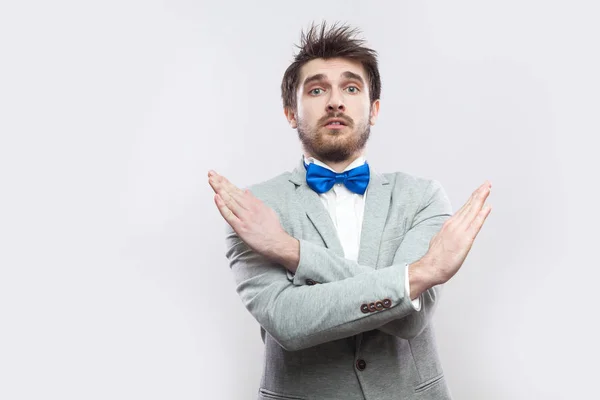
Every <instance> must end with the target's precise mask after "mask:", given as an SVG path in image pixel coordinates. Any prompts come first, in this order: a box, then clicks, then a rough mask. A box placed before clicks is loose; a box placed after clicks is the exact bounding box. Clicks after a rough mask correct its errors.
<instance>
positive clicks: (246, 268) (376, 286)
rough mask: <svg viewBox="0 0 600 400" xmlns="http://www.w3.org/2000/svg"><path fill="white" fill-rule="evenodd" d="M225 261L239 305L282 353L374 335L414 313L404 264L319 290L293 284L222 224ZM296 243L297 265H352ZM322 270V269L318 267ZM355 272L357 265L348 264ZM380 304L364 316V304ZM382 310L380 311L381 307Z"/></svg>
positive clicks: (368, 273) (319, 286)
mask: <svg viewBox="0 0 600 400" xmlns="http://www.w3.org/2000/svg"><path fill="white" fill-rule="evenodd" d="M226 229H227V235H226V245H227V246H226V247H227V250H226V256H227V258H228V259H229V263H230V267H231V270H232V272H233V275H234V278H235V282H236V290H237V292H238V294H239V296H240V298H241V300H242V303H243V304H244V306H245V307H246V308H247V309H248V311H249V312H250V313H251V314H252V315H253V317H254V318H255V319H256V320H257V321H258V323H259V324H260V325H261V326H262V327H263V328H264V329H265V331H267V332H268V333H269V334H270V335H271V336H272V337H273V338H274V339H275V340H276V341H277V342H278V343H279V344H280V345H281V346H282V347H283V348H284V349H286V350H299V349H304V348H308V347H312V346H315V345H318V344H321V343H325V342H329V341H333V340H337V339H341V338H345V337H349V336H353V335H356V334H358V333H361V332H364V331H368V330H373V329H376V328H377V327H380V326H382V325H384V324H386V323H388V322H390V321H394V320H396V319H398V318H402V317H404V316H406V315H408V314H409V313H411V312H413V311H414V308H413V306H412V303H411V301H410V299H409V298H408V296H405V288H404V278H405V276H404V270H405V267H406V266H405V264H403V263H402V264H401V263H399V264H395V265H391V266H390V267H387V268H383V269H381V270H374V269H371V270H370V271H364V272H362V273H359V274H356V275H355V276H349V277H348V278H347V279H344V280H335V281H332V282H327V283H323V284H319V285H314V286H309V285H302V286H299V285H294V284H293V282H291V281H290V280H289V279H288V275H287V270H286V269H285V268H284V267H283V266H281V265H279V264H275V263H272V262H271V261H269V260H268V259H266V258H265V257H263V256H261V255H260V254H258V253H256V252H255V251H253V250H252V249H250V248H249V247H248V246H247V245H246V244H245V243H244V242H243V241H242V240H241V239H240V238H239V236H238V235H237V234H236V233H235V231H233V229H232V228H231V227H230V226H229V225H226ZM318 247H319V246H316V245H314V244H312V243H310V242H307V241H305V240H302V239H301V240H300V265H301V266H307V265H314V263H320V262H323V263H326V264H327V265H329V264H340V265H337V266H336V268H343V265H341V264H344V265H347V266H348V267H350V265H351V264H352V263H353V262H352V261H348V260H344V259H341V260H337V259H336V258H335V257H332V256H331V255H330V254H327V253H322V252H320V251H319V250H320V249H319V248H318ZM322 267H324V268H326V267H327V266H326V265H322ZM351 268H353V269H354V270H355V271H356V270H358V268H359V267H358V266H357V265H352V266H351ZM373 302H380V307H379V309H378V310H373V311H369V310H366V309H365V307H366V306H367V305H368V304H369V303H373ZM381 305H385V306H381Z"/></svg>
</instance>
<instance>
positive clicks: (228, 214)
mask: <svg viewBox="0 0 600 400" xmlns="http://www.w3.org/2000/svg"><path fill="white" fill-rule="evenodd" d="M210 178H212V182H211V179H210ZM209 182H211V186H213V189H215V192H216V193H217V195H216V196H215V202H216V204H217V207H218V208H219V211H220V212H221V215H222V216H223V218H224V219H225V220H226V221H227V222H228V226H227V237H226V243H227V253H226V255H227V257H228V259H229V260H230V266H231V269H232V271H233V273H234V277H235V280H236V283H237V291H238V294H239V295H240V297H241V299H242V302H243V303H244V305H245V306H246V308H247V309H248V310H249V311H250V313H251V314H252V315H253V316H254V317H255V319H256V320H257V321H258V322H259V324H261V326H263V328H264V329H265V330H266V331H267V332H268V333H269V334H270V335H271V336H272V337H273V338H274V339H275V340H277V341H278V342H279V344H280V345H281V346H282V347H284V348H285V349H287V350H299V349H303V348H306V347H311V346H315V345H318V344H321V343H325V342H328V341H332V340H336V339H341V338H344V337H348V336H352V335H355V334H358V333H361V332H364V331H367V330H372V329H380V330H382V331H384V332H386V333H389V334H392V335H395V336H398V337H402V338H407V339H409V338H411V337H414V336H416V335H418V334H419V333H420V332H421V331H422V330H423V329H424V328H425V326H426V325H427V324H428V323H429V321H430V319H431V316H432V315H433V312H434V310H435V306H436V302H437V298H438V297H439V291H440V286H441V284H442V283H443V282H445V281H446V280H447V279H449V277H448V278H439V276H440V275H439V274H438V275H434V274H431V273H425V271H434V270H435V269H434V268H432V267H433V266H434V265H433V264H435V266H439V265H441V263H440V262H439V260H438V258H436V257H431V258H430V257H427V258H426V257H424V256H423V255H424V254H425V253H426V252H427V248H428V246H429V245H430V241H431V240H432V237H433V236H434V235H435V234H436V232H438V231H439V230H440V228H444V227H445V225H446V224H445V223H444V222H445V221H447V220H448V218H449V217H450V212H451V208H450V204H449V202H448V199H447V196H446V195H445V193H444V191H443V189H442V188H441V185H439V183H438V182H437V181H431V184H430V185H429V187H428V189H427V191H426V193H425V195H424V198H423V199H424V201H423V203H422V205H421V207H420V209H419V211H418V213H417V215H416V216H415V220H414V221H413V224H412V227H411V228H410V229H409V231H408V232H407V233H406V235H405V237H404V238H403V240H402V243H401V244H400V247H399V248H398V250H397V252H396V254H395V257H394V260H393V263H392V265H391V266H389V267H386V268H382V269H378V270H374V269H372V268H371V267H368V266H362V265H359V264H358V263H356V262H355V261H351V260H347V259H344V258H343V257H339V256H337V255H335V254H333V253H332V252H331V251H329V250H328V249H326V248H323V247H321V246H317V245H315V244H313V243H310V242H307V241H304V240H302V239H301V240H297V239H294V238H291V237H290V236H289V235H287V233H285V231H283V228H281V225H280V224H279V221H278V217H277V214H276V213H275V211H274V210H273V209H271V208H269V207H268V206H266V205H265V204H264V203H262V202H261V201H260V200H258V199H257V198H255V197H254V196H253V195H252V194H251V193H250V192H249V191H248V190H245V191H242V190H240V189H237V188H235V187H233V185H231V184H230V183H229V182H228V181H226V180H225V178H222V177H218V176H217V177H216V178H215V175H214V174H213V176H212V177H211V175H210V174H209ZM470 202H471V200H470V201H469V203H470ZM469 203H467V204H465V206H463V208H462V209H461V210H460V213H461V215H463V214H465V213H467V211H465V210H466V209H465V207H466V208H467V209H468V208H470V207H467V206H468V205H469ZM471 208H472V207H471ZM479 209H481V205H480V206H479ZM487 212H489V211H487ZM486 215H487V214H486ZM483 219H485V218H483ZM253 221H254V222H253ZM481 223H483V221H481ZM455 225H456V224H455ZM448 229H450V228H448ZM443 244H444V245H445V246H441V247H448V243H447V240H446V242H445V243H443ZM463 247H464V246H463ZM468 247H469V248H470V246H468ZM466 252H468V249H466ZM466 252H464V253H465V254H464V256H463V257H462V260H464V257H466ZM459 258H460V257H459ZM462 260H460V264H462ZM290 263H291V266H290ZM294 263H297V265H295V266H294V265H293V264H294ZM406 263H409V264H410V267H409V271H410V272H409V276H410V279H411V281H410V282H411V283H410V286H411V296H410V297H413V295H412V293H416V295H415V297H416V296H421V297H420V299H421V309H420V310H419V311H416V310H415V309H414V308H413V306H412V304H411V302H410V300H411V299H410V298H409V296H406V295H405V287H404V282H405V278H406V277H405V275H404V274H405V270H406V268H405V265H406ZM285 265H287V266H288V269H289V268H292V269H294V270H295V272H296V275H295V276H294V278H293V280H292V282H290V280H289V279H288V276H287V272H286V268H285V267H284V266H285ZM457 269H458V268H456V270H457ZM454 272H455V271H454ZM309 277H310V278H311V279H313V280H315V281H318V282H321V283H320V284H318V285H305V284H303V282H304V280H303V279H306V278H309ZM415 291H416V292H415ZM383 300H387V303H386V304H388V307H386V308H383V309H381V310H377V311H374V312H368V313H365V312H364V311H362V310H361V305H362V304H365V303H371V302H377V301H383Z"/></svg>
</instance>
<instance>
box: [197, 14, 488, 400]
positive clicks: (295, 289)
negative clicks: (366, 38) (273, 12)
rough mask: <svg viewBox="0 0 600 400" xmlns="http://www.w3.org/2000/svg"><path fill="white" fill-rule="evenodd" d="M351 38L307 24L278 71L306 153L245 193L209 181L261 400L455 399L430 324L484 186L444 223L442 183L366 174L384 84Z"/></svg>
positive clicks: (344, 30)
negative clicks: (250, 326)
mask: <svg viewBox="0 0 600 400" xmlns="http://www.w3.org/2000/svg"><path fill="white" fill-rule="evenodd" d="M356 33H357V31H356V30H352V29H350V28H348V27H346V26H336V25H334V26H333V27H331V28H329V29H328V28H327V27H326V25H325V24H323V25H322V26H321V27H320V28H318V27H315V26H314V25H313V26H312V27H311V28H310V29H309V30H308V31H307V33H306V34H303V35H302V39H301V44H300V46H298V47H299V49H300V51H299V53H298V54H297V55H296V57H295V61H294V62H293V63H292V64H291V65H290V66H289V68H288V69H287V71H286V72H285V74H284V78H283V82H282V85H281V88H282V97H283V103H284V104H283V105H284V113H285V116H286V118H287V120H288V121H289V124H290V126H291V127H292V128H295V129H297V131H298V135H299V138H300V141H301V143H302V147H303V151H304V154H303V156H302V159H301V160H300V162H299V163H298V166H297V167H296V168H295V169H294V170H293V171H292V172H286V173H283V174H281V175H279V176H276V177H275V178H273V179H271V180H268V181H266V182H263V183H260V184H256V185H253V186H251V188H250V190H241V189H239V188H237V187H235V186H234V185H233V184H231V183H230V182H229V181H228V180H227V179H226V178H224V177H222V176H220V175H219V174H217V173H216V172H215V171H209V174H208V176H209V183H210V185H211V187H212V188H213V190H214V191H215V203H216V205H217V207H218V209H219V212H220V213H221V215H222V216H223V218H224V219H225V220H226V222H227V223H228V224H227V238H226V240H227V253H226V255H227V257H228V259H229V261H230V266H231V270H232V271H233V274H234V276H235V280H236V283H237V292H238V294H239V295H240V297H241V299H242V301H243V303H244V305H245V306H246V308H247V309H248V310H249V311H250V313H251V314H252V315H253V316H254V318H255V319H256V320H257V321H258V323H259V324H260V325H261V335H262V339H263V342H264V343H265V362H264V371H263V377H262V381H261V384H260V388H259V393H258V399H262V400H266V399H287V400H289V399H332V400H334V399H335V400H359V399H361V400H364V399H366V400H388V399H389V400H392V399H395V400H400V399H450V398H451V394H450V391H449V389H448V387H447V384H446V381H445V380H444V374H443V370H442V367H441V365H440V361H439V357H438V354H437V350H436V344H435V335H434V331H433V327H432V324H431V318H432V316H433V314H434V311H435V309H436V306H437V303H438V301H439V295H440V289H441V287H442V285H443V284H444V283H445V282H447V281H448V280H449V279H450V278H451V277H452V276H454V274H455V273H456V272H457V271H458V269H459V268H460V266H461V265H462V264H463V261H464V260H465V258H466V256H467V254H468V252H469V251H470V249H471V246H472V243H473V240H474V239H475V237H476V235H477V234H478V232H479V230H480V229H481V226H482V225H483V223H484V221H485V219H486V218H487V216H488V215H489V212H490V211H491V208H490V207H489V206H485V207H484V202H485V200H486V198H487V197H488V195H489V193H490V189H491V184H490V183H489V182H488V181H486V182H485V183H484V184H483V185H482V186H480V187H479V188H478V189H477V190H476V191H475V192H474V193H473V195H472V196H471V198H470V199H469V200H468V201H467V203H466V204H465V205H464V206H463V207H462V208H461V209H460V210H459V211H457V212H456V213H455V214H454V215H452V208H451V205H450V202H449V200H448V197H447V195H446V193H445V191H444V189H443V188H442V186H441V184H440V183H439V182H438V181H436V180H429V179H424V178H419V177H416V176H412V175H409V174H407V173H402V172H395V173H378V172H376V171H375V170H374V169H373V168H371V166H370V165H369V164H368V163H367V162H366V160H365V157H364V150H365V145H366V143H367V140H368V138H369V134H370V126H371V125H374V124H375V122H376V119H377V115H378V113H379V105H380V101H379V94H380V90H381V89H380V88H381V82H380V77H379V72H378V68H377V59H376V52H375V51H373V50H371V49H369V48H366V47H364V45H363V41H362V40H359V39H356V38H355V36H356Z"/></svg>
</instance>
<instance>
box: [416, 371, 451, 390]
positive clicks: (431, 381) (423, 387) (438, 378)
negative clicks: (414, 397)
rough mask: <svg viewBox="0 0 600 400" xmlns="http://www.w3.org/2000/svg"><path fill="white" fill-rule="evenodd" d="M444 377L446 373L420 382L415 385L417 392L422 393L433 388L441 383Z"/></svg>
mask: <svg viewBox="0 0 600 400" xmlns="http://www.w3.org/2000/svg"><path fill="white" fill-rule="evenodd" d="M443 379H444V374H443V373H442V374H440V375H438V376H436V377H435V378H431V379H429V380H427V381H425V382H423V383H421V384H419V385H418V386H417V387H415V392H416V393H420V392H424V391H426V390H427V389H431V388H432V387H433V386H435V385H437V384H439V383H441V382H442V380H443Z"/></svg>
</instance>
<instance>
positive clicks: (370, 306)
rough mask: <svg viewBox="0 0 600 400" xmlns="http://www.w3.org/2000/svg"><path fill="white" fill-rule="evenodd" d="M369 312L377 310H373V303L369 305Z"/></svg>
mask: <svg viewBox="0 0 600 400" xmlns="http://www.w3.org/2000/svg"><path fill="white" fill-rule="evenodd" d="M369 311H371V312H375V311H377V308H375V303H369Z"/></svg>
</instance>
